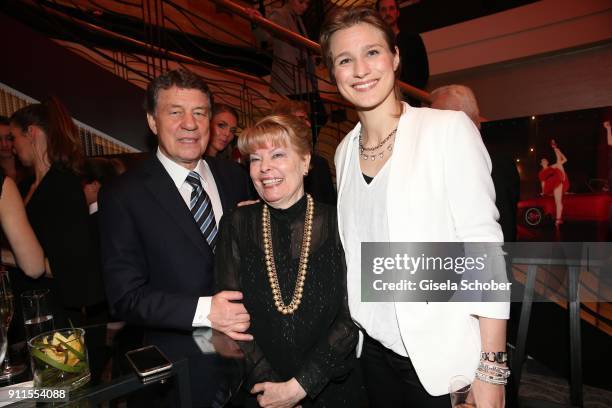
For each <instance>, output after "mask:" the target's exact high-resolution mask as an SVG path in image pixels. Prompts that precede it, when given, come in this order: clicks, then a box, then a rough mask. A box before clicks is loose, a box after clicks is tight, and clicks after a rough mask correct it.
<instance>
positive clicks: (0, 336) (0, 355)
mask: <svg viewBox="0 0 612 408" xmlns="http://www.w3.org/2000/svg"><path fill="white" fill-rule="evenodd" d="M7 347H8V339H7V338H6V332H5V331H4V328H2V327H0V361H3V360H4V355H5V354H6V349H7Z"/></svg>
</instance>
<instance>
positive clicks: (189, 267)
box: [98, 155, 249, 330]
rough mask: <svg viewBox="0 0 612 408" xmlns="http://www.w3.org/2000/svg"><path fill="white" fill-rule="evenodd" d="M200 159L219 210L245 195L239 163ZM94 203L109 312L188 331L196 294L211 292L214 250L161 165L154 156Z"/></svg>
mask: <svg viewBox="0 0 612 408" xmlns="http://www.w3.org/2000/svg"><path fill="white" fill-rule="evenodd" d="M206 161H207V163H208V164H209V167H210V169H211V172H212V174H213V177H214V179H215V184H216V185H217V190H218V192H219V196H220V198H221V204H222V207H223V211H224V212H225V211H229V210H230V209H231V208H233V207H234V206H236V204H237V203H239V202H241V201H244V200H246V199H248V198H249V196H248V182H249V180H248V177H247V176H246V173H245V172H244V171H243V170H242V169H241V168H240V167H239V166H238V165H237V164H235V163H231V162H229V161H227V160H216V159H214V158H208V157H207V158H206ZM98 203H99V217H100V218H99V219H100V237H101V244H102V258H103V267H104V277H105V283H106V292H107V295H108V302H109V305H110V307H111V312H112V314H113V315H114V316H116V317H118V318H120V319H123V320H126V321H128V322H130V323H132V324H139V325H142V326H145V327H150V328H157V329H160V328H163V329H179V330H192V324H193V318H194V316H195V310H196V306H197V303H198V298H199V297H200V296H210V295H212V294H213V262H214V255H213V253H212V251H211V248H210V246H209V245H208V244H207V243H206V240H205V239H204V237H203V236H202V233H201V231H200V230H199V228H198V226H197V224H196V222H195V220H194V219H193V217H192V215H191V212H190V210H189V208H188V207H187V205H186V204H185V201H183V198H182V197H181V195H180V193H179V191H178V189H177V188H176V185H175V184H174V182H173V181H172V178H171V177H170V175H169V174H168V172H167V171H166V169H165V168H164V167H163V165H162V164H161V163H160V161H159V160H158V159H157V157H156V156H155V155H152V156H151V157H150V158H149V159H148V160H146V161H145V162H144V163H142V165H141V166H140V167H138V168H135V169H133V170H130V171H128V172H126V173H125V174H124V175H122V176H120V177H119V178H117V179H115V180H113V182H111V183H108V184H107V185H106V186H103V187H102V190H101V192H100V198H99V202H98Z"/></svg>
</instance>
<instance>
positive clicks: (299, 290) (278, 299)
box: [261, 194, 314, 315]
mask: <svg viewBox="0 0 612 408" xmlns="http://www.w3.org/2000/svg"><path fill="white" fill-rule="evenodd" d="M306 200H307V204H306V218H305V220H304V236H303V238H302V249H301V253H300V263H299V266H298V275H297V278H296V280H295V289H294V290H293V297H292V298H291V303H289V304H288V305H285V302H284V301H283V297H282V294H281V290H280V285H279V284H278V274H277V273H276V264H275V262H274V251H273V249H272V229H271V227H270V210H268V206H267V205H266V204H264V205H263V208H262V213H261V226H262V232H263V240H264V253H265V259H266V269H267V271H268V281H269V282H270V287H271V288H272V297H273V298H274V306H276V310H278V311H279V312H280V313H282V314H284V315H287V314H292V313H293V312H295V311H296V310H297V308H298V306H299V305H300V303H301V302H302V294H303V292H304V282H305V281H306V269H307V268H308V253H309V252H310V239H311V237H312V218H313V214H314V200H313V199H312V197H311V195H310V194H306Z"/></svg>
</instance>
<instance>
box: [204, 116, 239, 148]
mask: <svg viewBox="0 0 612 408" xmlns="http://www.w3.org/2000/svg"><path fill="white" fill-rule="evenodd" d="M237 125H238V119H237V118H236V117H235V116H234V115H233V114H231V113H229V112H219V113H217V114H216V115H215V116H213V118H212V120H211V122H210V143H209V146H208V151H209V152H210V153H213V154H211V156H212V155H216V154H217V153H219V152H222V151H223V150H225V148H226V147H227V145H229V144H230V143H231V142H232V140H234V138H235V137H236V126H237Z"/></svg>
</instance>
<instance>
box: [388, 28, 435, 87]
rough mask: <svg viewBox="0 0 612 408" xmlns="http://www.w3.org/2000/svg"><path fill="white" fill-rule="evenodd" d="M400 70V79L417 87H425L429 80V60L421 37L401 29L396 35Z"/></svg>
mask: <svg viewBox="0 0 612 408" xmlns="http://www.w3.org/2000/svg"><path fill="white" fill-rule="evenodd" d="M396 42H397V48H398V49H399V52H400V58H401V62H402V72H401V74H400V80H401V81H402V82H407V83H409V84H410V85H412V86H414V87H417V88H419V89H425V87H426V86H427V81H428V80H429V60H428V59H427V50H426V49H425V44H424V43H423V39H422V38H421V36H420V35H419V34H418V33H413V32H410V31H408V30H405V29H404V30H401V31H400V33H399V34H398V35H397V37H396Z"/></svg>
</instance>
